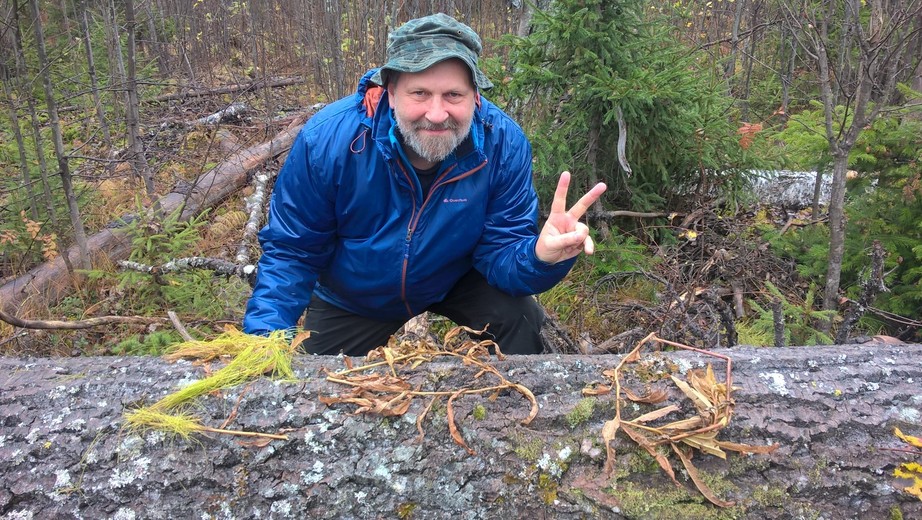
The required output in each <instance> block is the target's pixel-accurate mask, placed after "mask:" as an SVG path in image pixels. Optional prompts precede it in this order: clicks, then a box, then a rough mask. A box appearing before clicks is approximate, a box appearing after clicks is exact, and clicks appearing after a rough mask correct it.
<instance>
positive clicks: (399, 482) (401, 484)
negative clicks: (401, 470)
mask: <svg viewBox="0 0 922 520" xmlns="http://www.w3.org/2000/svg"><path fill="white" fill-rule="evenodd" d="M390 485H391V489H393V490H394V491H395V492H397V493H400V494H402V493H405V492H406V490H407V479H406V477H400V478H395V479H394V480H392V481H391V482H390Z"/></svg>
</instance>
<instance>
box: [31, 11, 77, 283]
mask: <svg viewBox="0 0 922 520" xmlns="http://www.w3.org/2000/svg"><path fill="white" fill-rule="evenodd" d="M29 5H30V6H31V8H32V22H33V24H34V31H35V48H36V50H37V52H38V60H39V65H40V67H41V69H42V72H41V76H42V83H43V84H44V86H45V105H46V106H47V108H48V116H49V118H50V120H51V121H50V122H51V134H52V137H53V139H54V153H55V155H56V156H57V158H58V175H60V177H61V184H62V186H63V188H64V197H65V199H66V200H67V209H68V214H69V215H70V224H71V227H72V229H73V232H74V242H75V243H76V244H77V251H78V254H77V261H78V263H77V265H79V266H80V267H81V268H82V269H86V270H89V269H90V253H89V248H88V247H87V238H86V230H85V229H84V227H83V219H82V218H81V217H80V206H79V204H78V203H77V195H76V194H75V193H74V188H73V183H72V179H71V175H70V167H69V166H68V164H67V154H66V153H65V152H64V140H63V137H62V135H61V121H60V119H59V118H58V108H57V104H56V103H55V99H54V88H53V87H52V86H51V70H50V64H49V62H48V56H47V54H46V52H45V35H44V33H43V32H42V21H41V16H40V14H39V9H38V0H31V1H30V2H29ZM36 145H38V143H37V142H36Z"/></svg>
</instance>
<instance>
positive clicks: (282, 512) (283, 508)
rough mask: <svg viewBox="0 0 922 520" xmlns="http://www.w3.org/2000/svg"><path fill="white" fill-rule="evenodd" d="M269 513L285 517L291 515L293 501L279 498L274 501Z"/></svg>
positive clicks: (273, 515)
mask: <svg viewBox="0 0 922 520" xmlns="http://www.w3.org/2000/svg"><path fill="white" fill-rule="evenodd" d="M269 515H270V516H272V517H277V516H281V517H283V518H290V517H291V502H289V501H287V500H278V501H276V502H273V503H272V507H270V508H269Z"/></svg>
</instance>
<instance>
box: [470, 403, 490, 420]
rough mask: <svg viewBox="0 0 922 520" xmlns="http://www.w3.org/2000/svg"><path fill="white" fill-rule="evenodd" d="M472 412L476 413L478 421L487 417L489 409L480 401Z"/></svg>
mask: <svg viewBox="0 0 922 520" xmlns="http://www.w3.org/2000/svg"><path fill="white" fill-rule="evenodd" d="M472 413H473V415H474V419H477V420H478V421H482V420H484V419H485V418H486V417H487V409H486V408H484V406H483V405H482V404H479V403H478V404H477V405H475V406H474V410H473V411H472Z"/></svg>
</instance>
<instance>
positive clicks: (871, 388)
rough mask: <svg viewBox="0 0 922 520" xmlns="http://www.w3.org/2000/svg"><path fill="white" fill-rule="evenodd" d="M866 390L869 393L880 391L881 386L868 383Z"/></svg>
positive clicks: (865, 386)
mask: <svg viewBox="0 0 922 520" xmlns="http://www.w3.org/2000/svg"><path fill="white" fill-rule="evenodd" d="M864 389H865V390H866V391H868V392H876V391H877V390H880V384H878V383H875V382H873V381H868V382H866V383H865V384H864Z"/></svg>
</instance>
